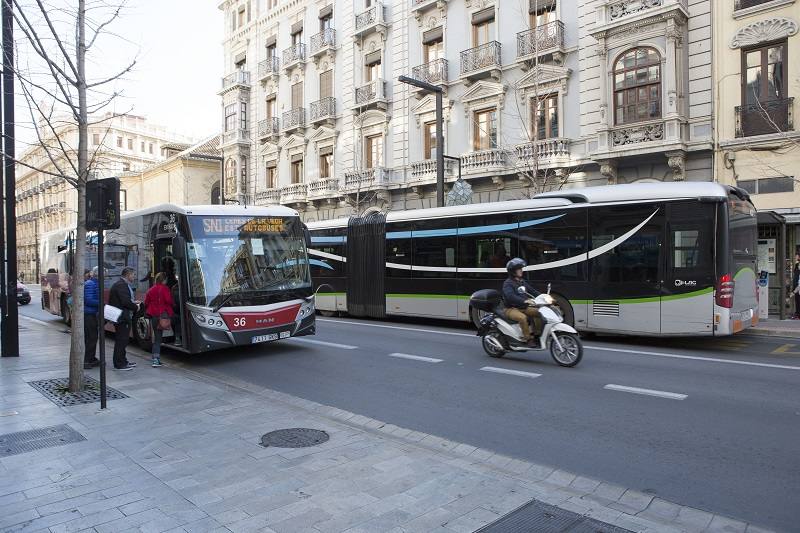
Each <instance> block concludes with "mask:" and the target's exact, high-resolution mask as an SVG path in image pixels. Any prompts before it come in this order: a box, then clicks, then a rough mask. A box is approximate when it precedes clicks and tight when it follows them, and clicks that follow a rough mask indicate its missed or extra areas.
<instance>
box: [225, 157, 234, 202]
mask: <svg viewBox="0 0 800 533" xmlns="http://www.w3.org/2000/svg"><path fill="white" fill-rule="evenodd" d="M234 194H236V160H235V159H234V158H232V157H231V158H229V159H228V161H226V162H225V196H227V197H229V198H230V197H231V195H234Z"/></svg>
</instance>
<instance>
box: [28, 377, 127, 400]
mask: <svg viewBox="0 0 800 533" xmlns="http://www.w3.org/2000/svg"><path fill="white" fill-rule="evenodd" d="M83 380H84V386H83V391H81V392H76V393H72V392H69V378H55V379H42V380H39V381H29V382H28V383H29V384H30V386H31V387H33V388H34V389H36V390H38V391H39V392H41V393H42V394H44V395H45V397H46V398H47V399H49V400H50V401H52V402H53V403H54V404H56V405H59V406H61V407H69V406H70V405H81V404H84V403H94V402H99V401H100V382H99V381H97V380H96V379H94V378H91V377H89V376H84V377H83ZM106 398H107V399H109V400H119V399H122V398H127V396H126V395H125V394H123V393H121V392H120V391H118V390H117V389H112V388H111V387H106Z"/></svg>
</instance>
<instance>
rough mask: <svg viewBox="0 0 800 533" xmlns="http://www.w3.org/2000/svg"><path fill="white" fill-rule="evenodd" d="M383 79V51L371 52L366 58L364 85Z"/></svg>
mask: <svg viewBox="0 0 800 533" xmlns="http://www.w3.org/2000/svg"><path fill="white" fill-rule="evenodd" d="M380 77H381V51H380V50H376V51H374V52H370V53H369V54H367V55H366V56H365V57H364V83H369V82H371V81H375V80H377V79H379V78H380Z"/></svg>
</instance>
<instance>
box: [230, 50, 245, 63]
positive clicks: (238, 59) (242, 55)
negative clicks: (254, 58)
mask: <svg viewBox="0 0 800 533" xmlns="http://www.w3.org/2000/svg"><path fill="white" fill-rule="evenodd" d="M246 60H247V52H241V53H239V54H236V56H234V58H233V63H234V64H235V65H238V64H239V63H244V62H245V61H246Z"/></svg>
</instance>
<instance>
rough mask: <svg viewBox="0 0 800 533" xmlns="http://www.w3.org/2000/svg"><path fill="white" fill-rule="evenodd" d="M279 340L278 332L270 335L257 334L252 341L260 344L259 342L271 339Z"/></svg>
mask: <svg viewBox="0 0 800 533" xmlns="http://www.w3.org/2000/svg"><path fill="white" fill-rule="evenodd" d="M276 340H278V334H277V333H270V334H269V335H256V336H255V337H253V338H252V339H251V340H250V342H251V343H252V344H258V343H259V342H269V341H276Z"/></svg>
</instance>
